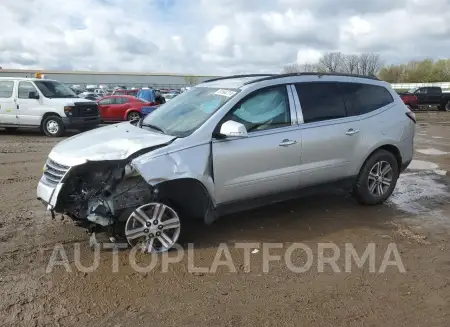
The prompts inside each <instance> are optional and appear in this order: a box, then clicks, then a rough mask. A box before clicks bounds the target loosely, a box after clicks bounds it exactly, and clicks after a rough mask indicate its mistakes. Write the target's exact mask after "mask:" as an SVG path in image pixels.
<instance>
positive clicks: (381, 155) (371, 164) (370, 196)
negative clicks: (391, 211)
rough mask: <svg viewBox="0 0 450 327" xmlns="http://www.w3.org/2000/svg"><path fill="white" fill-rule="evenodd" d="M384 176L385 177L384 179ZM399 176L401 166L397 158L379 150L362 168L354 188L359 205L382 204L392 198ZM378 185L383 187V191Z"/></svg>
mask: <svg viewBox="0 0 450 327" xmlns="http://www.w3.org/2000/svg"><path fill="white" fill-rule="evenodd" d="M377 165H378V166H377ZM380 165H381V174H380V170H379V168H380ZM388 166H389V167H390V169H389V168H388ZM383 172H384V175H383ZM379 176H381V177H379ZM382 176H384V179H383V177H382ZM398 176H399V164H398V162H397V158H396V157H395V156H394V155H393V154H392V153H391V152H389V151H386V150H378V151H376V152H375V153H373V154H372V155H371V156H370V157H369V158H368V159H367V160H366V162H365V163H364V165H363V166H362V168H361V171H360V172H359V175H358V180H357V182H356V184H355V186H354V190H353V195H354V196H355V198H356V200H357V201H358V202H359V203H361V204H364V205H375V204H381V203H383V202H384V201H386V200H387V199H388V198H389V197H390V196H391V194H392V192H393V191H394V188H395V185H396V183H397V179H398ZM389 181H390V182H389ZM378 185H380V186H381V189H380V186H378Z"/></svg>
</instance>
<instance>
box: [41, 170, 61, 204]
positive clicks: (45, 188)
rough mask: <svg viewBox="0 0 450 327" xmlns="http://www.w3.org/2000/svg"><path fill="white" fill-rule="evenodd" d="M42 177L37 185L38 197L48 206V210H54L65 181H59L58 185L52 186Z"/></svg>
mask: <svg viewBox="0 0 450 327" xmlns="http://www.w3.org/2000/svg"><path fill="white" fill-rule="evenodd" d="M44 178H45V177H42V178H41V180H40V181H39V183H38V186H37V191H36V195H37V199H38V200H39V201H41V202H42V203H44V204H45V205H46V206H47V210H53V209H54V208H55V207H56V204H57V202H58V195H59V192H60V191H61V189H62V187H63V186H64V183H59V184H57V185H56V186H50V185H48V184H46V183H45V182H44Z"/></svg>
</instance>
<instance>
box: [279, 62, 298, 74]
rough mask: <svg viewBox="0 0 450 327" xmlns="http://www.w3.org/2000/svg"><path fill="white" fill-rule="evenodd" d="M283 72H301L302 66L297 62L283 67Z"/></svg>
mask: <svg viewBox="0 0 450 327" xmlns="http://www.w3.org/2000/svg"><path fill="white" fill-rule="evenodd" d="M281 72H282V73H283V74H292V73H300V72H301V67H300V65H299V64H297V63H295V64H289V65H286V66H284V67H283V69H282V70H281Z"/></svg>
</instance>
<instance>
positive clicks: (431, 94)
mask: <svg viewBox="0 0 450 327" xmlns="http://www.w3.org/2000/svg"><path fill="white" fill-rule="evenodd" d="M399 95H400V96H405V95H415V96H416V97H417V100H418V101H417V105H418V106H437V107H438V109H439V110H440V111H450V93H443V92H442V89H441V88H440V87H438V86H423V87H417V88H414V89H411V90H409V91H408V92H405V93H399Z"/></svg>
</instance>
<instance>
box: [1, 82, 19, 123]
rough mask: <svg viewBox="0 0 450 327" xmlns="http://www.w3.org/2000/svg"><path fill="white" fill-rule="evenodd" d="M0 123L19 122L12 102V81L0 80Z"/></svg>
mask: <svg viewBox="0 0 450 327" xmlns="http://www.w3.org/2000/svg"><path fill="white" fill-rule="evenodd" d="M0 124H5V125H17V124H19V119H18V116H17V107H16V103H15V102H14V81H6V80H2V81H0Z"/></svg>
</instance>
